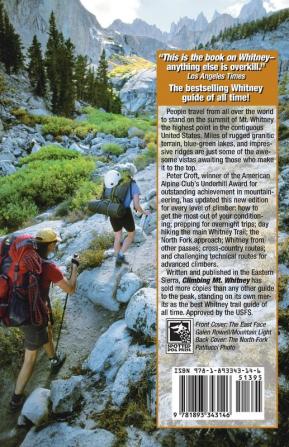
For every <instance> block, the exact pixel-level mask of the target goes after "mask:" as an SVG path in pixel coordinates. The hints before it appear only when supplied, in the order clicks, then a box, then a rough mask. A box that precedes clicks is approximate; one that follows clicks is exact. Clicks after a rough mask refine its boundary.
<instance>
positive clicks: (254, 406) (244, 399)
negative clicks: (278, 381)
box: [236, 380, 263, 413]
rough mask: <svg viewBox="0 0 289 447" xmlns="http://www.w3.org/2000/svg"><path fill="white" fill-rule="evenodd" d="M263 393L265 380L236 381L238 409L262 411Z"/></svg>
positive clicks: (242, 410) (239, 410)
mask: <svg viewBox="0 0 289 447" xmlns="http://www.w3.org/2000/svg"><path fill="white" fill-rule="evenodd" d="M262 395H263V382H261V381H258V382H250V381H248V380H242V381H239V382H236V411H237V412H239V413H240V412H257V413H259V412H261V411H262V410H263V406H262Z"/></svg>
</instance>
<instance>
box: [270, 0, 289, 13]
mask: <svg viewBox="0 0 289 447" xmlns="http://www.w3.org/2000/svg"><path fill="white" fill-rule="evenodd" d="M264 7H265V9H266V11H277V10H278V9H284V8H288V7H289V1H288V0H266V1H264Z"/></svg>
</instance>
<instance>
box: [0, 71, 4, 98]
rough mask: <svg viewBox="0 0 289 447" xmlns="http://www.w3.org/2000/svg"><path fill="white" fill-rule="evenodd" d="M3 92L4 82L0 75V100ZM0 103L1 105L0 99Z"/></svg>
mask: <svg viewBox="0 0 289 447" xmlns="http://www.w3.org/2000/svg"><path fill="white" fill-rule="evenodd" d="M4 92H5V82H4V79H3V76H2V75H0V98H1V95H3V93H4ZM0 102H1V104H2V99H0Z"/></svg>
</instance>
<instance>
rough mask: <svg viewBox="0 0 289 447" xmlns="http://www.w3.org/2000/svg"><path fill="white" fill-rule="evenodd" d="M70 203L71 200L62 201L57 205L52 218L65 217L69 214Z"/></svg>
mask: <svg viewBox="0 0 289 447" xmlns="http://www.w3.org/2000/svg"><path fill="white" fill-rule="evenodd" d="M70 203H71V200H69V199H68V200H64V201H63V202H61V203H60V204H59V205H57V207H56V209H55V212H54V216H55V217H65V216H67V215H68V213H69V210H70Z"/></svg>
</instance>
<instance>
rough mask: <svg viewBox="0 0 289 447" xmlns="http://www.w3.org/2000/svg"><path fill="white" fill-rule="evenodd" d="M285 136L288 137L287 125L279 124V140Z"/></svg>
mask: <svg viewBox="0 0 289 447" xmlns="http://www.w3.org/2000/svg"><path fill="white" fill-rule="evenodd" d="M286 138H289V127H287V126H285V124H280V126H279V140H285V139H286Z"/></svg>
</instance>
